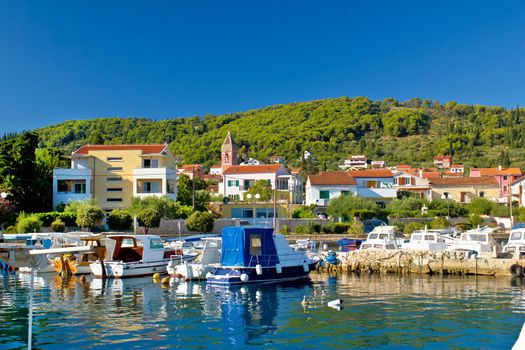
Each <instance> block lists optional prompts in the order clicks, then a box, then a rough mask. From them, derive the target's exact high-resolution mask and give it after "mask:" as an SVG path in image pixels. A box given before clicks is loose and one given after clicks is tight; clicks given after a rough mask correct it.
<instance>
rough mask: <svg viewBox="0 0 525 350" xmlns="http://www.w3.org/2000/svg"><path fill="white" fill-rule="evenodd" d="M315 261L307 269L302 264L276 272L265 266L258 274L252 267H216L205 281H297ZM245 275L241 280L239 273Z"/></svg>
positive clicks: (213, 282)
mask: <svg viewBox="0 0 525 350" xmlns="http://www.w3.org/2000/svg"><path fill="white" fill-rule="evenodd" d="M316 265H317V262H314V263H310V264H308V271H305V269H304V267H303V265H298V266H288V267H283V268H282V272H281V273H278V272H277V269H276V268H275V267H265V268H263V269H262V273H261V274H260V275H259V274H257V271H256V269H255V268H252V267H218V268H215V269H214V270H213V272H212V273H211V274H210V275H208V278H207V283H208V284H211V285H222V286H233V285H243V284H251V283H280V282H288V281H297V280H302V279H306V278H308V274H309V272H310V271H312V270H314V269H315V268H316ZM243 274H245V275H247V276H248V279H247V280H244V281H243V280H242V279H241V275H243Z"/></svg>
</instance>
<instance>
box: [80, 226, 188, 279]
mask: <svg viewBox="0 0 525 350" xmlns="http://www.w3.org/2000/svg"><path fill="white" fill-rule="evenodd" d="M107 238H109V240H108V242H107V244H106V249H107V250H108V256H111V257H112V260H108V261H104V260H98V261H96V262H92V263H91V264H90V265H89V267H90V269H91V272H92V273H93V275H95V277H102V278H106V277H109V278H122V277H135V276H147V275H153V274H154V273H157V272H158V273H164V272H166V266H167V265H168V262H169V261H170V258H171V257H172V256H175V257H178V259H180V260H181V261H184V260H192V259H195V257H196V256H197V254H183V253H182V251H180V250H174V249H169V248H165V247H164V245H163V244H162V241H161V239H160V236H157V235H111V236H108V237H107Z"/></svg>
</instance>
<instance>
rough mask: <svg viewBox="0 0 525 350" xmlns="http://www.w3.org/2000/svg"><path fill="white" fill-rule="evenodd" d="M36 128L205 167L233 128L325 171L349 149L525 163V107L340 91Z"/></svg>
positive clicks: (65, 145) (260, 149)
mask: <svg viewBox="0 0 525 350" xmlns="http://www.w3.org/2000/svg"><path fill="white" fill-rule="evenodd" d="M35 131H36V132H37V133H38V134H39V135H40V147H45V148H58V149H63V150H66V151H68V152H69V151H72V150H74V149H75V148H77V147H79V146H81V145H83V144H87V143H90V144H100V143H105V144H117V143H162V142H169V143H170V147H171V149H172V151H173V153H174V154H175V155H178V156H180V157H181V159H182V163H184V164H189V163H202V164H204V165H206V166H210V165H213V164H217V163H219V161H220V147H221V144H222V142H223V140H224V137H225V135H226V133H227V131H231V132H232V135H233V137H234V140H235V142H236V143H237V144H238V146H239V152H240V157H241V158H247V157H253V158H256V159H259V160H261V161H265V160H266V159H267V158H268V157H269V156H272V155H280V156H283V157H285V159H286V161H287V163H288V164H289V165H291V166H298V165H300V164H301V161H302V154H303V152H304V151H305V150H308V151H310V152H312V153H313V154H314V155H315V161H316V165H317V167H318V169H319V170H325V169H336V168H337V166H338V165H339V164H341V163H342V161H343V160H344V159H345V158H346V157H347V156H348V155H349V154H365V155H367V156H368V157H369V158H370V159H382V160H385V161H387V163H388V164H389V165H390V164H395V163H408V164H412V165H430V164H431V163H432V157H433V156H435V155H440V154H451V155H453V156H454V161H455V162H456V163H458V162H462V163H465V164H466V165H467V166H477V167H488V166H497V165H502V166H509V165H510V164H512V165H514V166H521V167H524V166H525V149H524V146H525V112H521V111H520V110H519V109H518V108H516V109H511V110H510V109H505V108H503V107H488V106H480V105H475V106H472V105H464V104H458V103H456V102H448V103H446V104H440V103H439V102H437V101H431V100H423V99H419V98H414V99H412V100H409V101H405V102H399V101H397V100H395V99H385V100H382V101H372V100H370V99H368V98H366V97H356V98H348V97H341V98H334V99H325V100H318V101H311V102H303V103H290V104H284V105H275V106H270V107H267V108H262V109H257V110H251V111H247V112H242V113H233V114H226V115H219V116H213V115H209V116H205V117H202V118H200V117H192V118H173V119H166V120H159V121H155V120H151V119H146V118H117V117H115V118H101V119H93V120H74V121H67V122H64V123H61V124H58V125H54V126H49V127H46V128H42V129H38V130H35Z"/></svg>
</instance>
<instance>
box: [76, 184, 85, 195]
mask: <svg viewBox="0 0 525 350" xmlns="http://www.w3.org/2000/svg"><path fill="white" fill-rule="evenodd" d="M73 192H74V193H86V184H85V183H76V184H75V189H74V191H73Z"/></svg>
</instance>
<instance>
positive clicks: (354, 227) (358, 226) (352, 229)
mask: <svg viewBox="0 0 525 350" xmlns="http://www.w3.org/2000/svg"><path fill="white" fill-rule="evenodd" d="M348 233H349V234H350V235H353V236H361V235H363V234H364V233H365V226H364V225H363V223H362V222H360V221H354V222H352V223H351V224H350V226H349V227H348Z"/></svg>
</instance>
